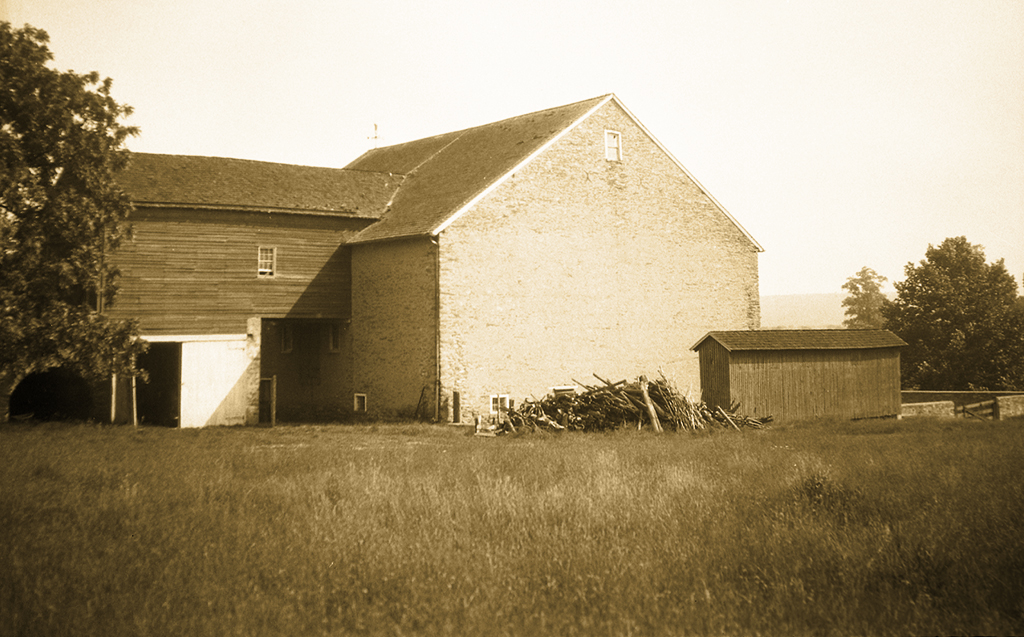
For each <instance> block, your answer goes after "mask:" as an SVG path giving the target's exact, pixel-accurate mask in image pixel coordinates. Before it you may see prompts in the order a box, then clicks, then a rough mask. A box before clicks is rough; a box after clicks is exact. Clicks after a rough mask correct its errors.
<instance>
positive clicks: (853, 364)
mask: <svg viewBox="0 0 1024 637" xmlns="http://www.w3.org/2000/svg"><path fill="white" fill-rule="evenodd" d="M731 359H732V364H731V366H730V388H731V390H732V391H731V398H732V400H733V401H738V402H740V404H741V406H740V411H741V412H743V413H745V414H749V415H752V416H766V415H771V416H774V417H775V418H779V419H782V418H788V419H793V418H817V417H822V416H838V417H843V418H872V417H880V416H892V415H896V414H899V412H900V372H899V350H898V349H863V350H797V351H793V350H788V351H741V352H732V353H731Z"/></svg>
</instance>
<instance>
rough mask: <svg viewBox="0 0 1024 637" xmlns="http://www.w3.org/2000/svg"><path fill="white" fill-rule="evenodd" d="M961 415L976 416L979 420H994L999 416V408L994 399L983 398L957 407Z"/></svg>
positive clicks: (965, 416)
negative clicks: (978, 401)
mask: <svg viewBox="0 0 1024 637" xmlns="http://www.w3.org/2000/svg"><path fill="white" fill-rule="evenodd" d="M957 411H958V412H959V413H960V415H961V416H963V417H964V418H967V417H968V416H971V417H974V418H978V419H981V420H994V419H998V418H999V408H998V407H997V406H996V401H995V400H984V401H982V402H980V403H971V404H970V405H963V406H961V407H958V408H957Z"/></svg>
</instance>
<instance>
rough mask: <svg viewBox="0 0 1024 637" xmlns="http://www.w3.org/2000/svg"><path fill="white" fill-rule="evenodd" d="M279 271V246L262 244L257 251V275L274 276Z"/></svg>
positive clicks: (263, 276) (261, 276)
mask: <svg viewBox="0 0 1024 637" xmlns="http://www.w3.org/2000/svg"><path fill="white" fill-rule="evenodd" d="M276 272H277V248H268V247H263V246H260V247H259V248H258V249H257V253H256V276H258V277H260V278H270V277H273V276H274V274H275V273H276Z"/></svg>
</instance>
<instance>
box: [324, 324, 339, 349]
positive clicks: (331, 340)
mask: <svg viewBox="0 0 1024 637" xmlns="http://www.w3.org/2000/svg"><path fill="white" fill-rule="evenodd" d="M327 351H329V352H340V351H341V324H340V323H331V324H330V325H328V326H327Z"/></svg>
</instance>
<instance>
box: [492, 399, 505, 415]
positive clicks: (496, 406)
mask: <svg viewBox="0 0 1024 637" xmlns="http://www.w3.org/2000/svg"><path fill="white" fill-rule="evenodd" d="M498 410H501V411H508V394H491V413H492V414H496V413H498Z"/></svg>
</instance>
